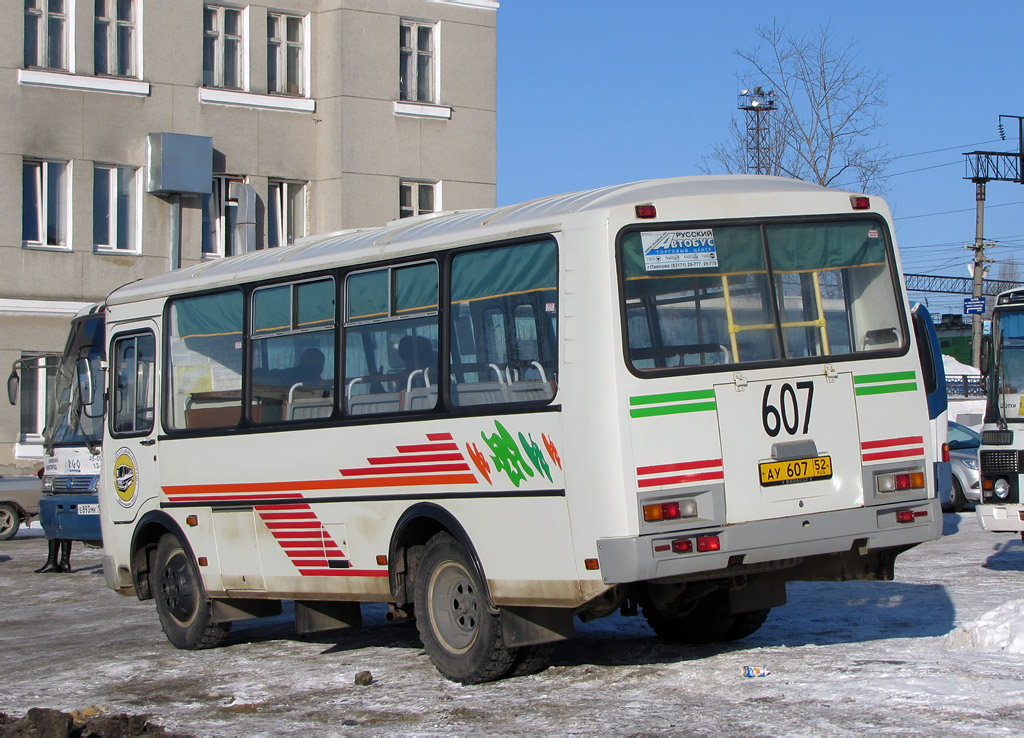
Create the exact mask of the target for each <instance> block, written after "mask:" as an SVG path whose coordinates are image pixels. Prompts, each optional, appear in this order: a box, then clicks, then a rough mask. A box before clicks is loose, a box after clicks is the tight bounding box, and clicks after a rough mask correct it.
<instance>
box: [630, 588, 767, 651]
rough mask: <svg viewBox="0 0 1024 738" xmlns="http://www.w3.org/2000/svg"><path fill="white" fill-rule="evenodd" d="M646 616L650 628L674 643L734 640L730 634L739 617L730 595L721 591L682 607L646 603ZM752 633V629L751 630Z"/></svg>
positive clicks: (663, 638) (644, 609) (660, 636)
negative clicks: (656, 605) (730, 602)
mask: <svg viewBox="0 0 1024 738" xmlns="http://www.w3.org/2000/svg"><path fill="white" fill-rule="evenodd" d="M643 611H644V617H645V618H646V619H647V624H648V625H650V626H651V630H653V631H654V632H655V633H657V635H658V637H659V638H661V639H662V640H666V641H671V642H673V643H692V644H699V643H718V642H721V641H727V640H732V639H731V638H729V635H730V633H731V631H732V628H733V626H734V625H735V623H736V616H735V615H733V614H732V612H731V611H730V610H729V601H728V595H727V593H726V592H725V590H718V591H716V592H712V593H711V594H708V595H704V596H703V597H701V598H700V599H698V600H695V601H693V602H689V603H687V604H686V605H684V606H683V607H681V608H676V607H673V606H671V605H669V606H668V607H665V608H659V607H654V606H653V605H651V604H650V603H648V604H645V605H644V608H643ZM751 632H753V631H751Z"/></svg>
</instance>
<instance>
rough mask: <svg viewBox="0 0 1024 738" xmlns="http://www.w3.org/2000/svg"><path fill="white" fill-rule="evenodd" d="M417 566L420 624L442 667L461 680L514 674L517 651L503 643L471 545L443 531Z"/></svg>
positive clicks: (432, 654) (477, 680)
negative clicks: (469, 550) (472, 555)
mask: <svg viewBox="0 0 1024 738" xmlns="http://www.w3.org/2000/svg"><path fill="white" fill-rule="evenodd" d="M416 568H417V574H418V576H417V577H416V581H415V583H414V586H415V596H414V602H415V607H416V627H417V629H418V630H419V634H420V640H422V641H423V647H424V648H425V649H426V651H427V654H429V655H430V659H431V661H433V662H434V666H436V667H437V670H438V671H439V672H441V674H442V675H443V676H444V677H445V678H446V679H450V680H451V681H453V682H459V683H461V684H479V683H480V682H488V681H493V680H495V679H500V678H501V677H503V676H505V675H506V674H508V672H509V670H510V669H511V668H512V666H513V660H514V657H515V653H514V651H511V650H509V649H507V648H505V647H504V646H503V645H502V639H501V619H500V617H499V616H498V615H496V614H494V613H492V612H491V611H490V610H489V609H488V607H487V595H486V592H485V589H484V583H483V578H482V577H481V575H480V573H479V572H478V571H477V568H476V566H475V564H474V563H473V560H472V558H471V557H470V555H469V553H468V552H467V551H466V549H465V547H464V546H462V545H461V544H460V543H459V542H458V541H456V540H455V539H454V538H452V537H451V536H450V535H449V534H448V533H445V532H442V533H437V534H435V535H434V537H433V538H431V539H430V540H429V541H427V543H426V546H424V548H423V555H422V557H421V558H420V560H419V562H418V566H417V567H416Z"/></svg>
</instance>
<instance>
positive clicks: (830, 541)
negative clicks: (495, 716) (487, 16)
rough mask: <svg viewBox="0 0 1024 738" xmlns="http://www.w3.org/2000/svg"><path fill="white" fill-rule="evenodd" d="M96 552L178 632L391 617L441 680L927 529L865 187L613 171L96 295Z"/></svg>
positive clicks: (510, 670) (669, 622)
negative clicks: (595, 623) (408, 621)
mask: <svg viewBox="0 0 1024 738" xmlns="http://www.w3.org/2000/svg"><path fill="white" fill-rule="evenodd" d="M107 338H108V341H109V344H108V356H109V361H110V371H109V384H108V406H107V422H106V429H105V434H104V447H103V459H104V463H103V474H102V481H101V505H100V509H101V511H102V520H103V540H104V547H105V556H104V574H105V577H106V581H107V583H108V584H109V586H110V587H112V588H113V589H115V590H117V591H119V592H122V593H125V594H128V593H134V594H135V595H136V596H137V597H139V598H140V599H148V598H153V599H155V601H156V610H157V614H158V616H159V619H160V622H161V625H162V626H163V629H164V631H165V633H166V634H167V637H168V638H169V639H170V641H171V642H172V643H174V644H175V645H176V646H178V647H181V648H204V647H209V646H214V645H217V644H218V643H220V642H221V641H222V639H223V638H224V636H225V634H226V632H227V629H228V626H229V625H230V623H231V621H233V620H237V619H240V618H245V617H253V616H261V615H268V614H273V613H277V612H280V602H281V601H282V600H293V601H294V602H295V621H296V628H297V630H298V631H300V632H310V631H316V630H325V629H331V628H338V627H344V626H346V625H353V624H357V623H359V622H361V620H360V617H361V615H360V603H362V602H384V603H390V605H391V614H392V616H393V617H398V618H415V620H416V623H417V627H418V629H419V633H420V636H421V638H422V640H423V643H424V646H425V648H426V651H427V653H428V654H429V655H430V657H431V659H432V660H433V662H434V664H435V665H436V666H437V668H438V670H439V671H440V672H441V673H442V674H443V675H444V676H446V677H447V678H449V679H452V680H455V681H458V682H463V683H473V682H481V681H487V680H492V679H498V678H502V677H505V676H514V675H520V674H526V673H530V672H533V671H537V670H539V669H541V668H543V667H544V665H545V663H546V660H547V657H548V655H549V654H550V650H551V646H550V644H551V643H552V642H554V641H557V640H559V639H562V638H567V637H570V636H571V635H572V633H573V623H574V618H575V617H577V616H578V617H580V618H582V619H591V618H595V617H600V616H603V615H608V614H611V613H613V612H617V611H623V612H627V613H636V612H638V611H639V610H642V612H643V614H644V616H645V617H646V619H647V621H648V622H649V623H650V624H651V626H652V627H653V629H654V630H655V632H656V633H657V634H658V635H659V636H661V637H663V638H666V639H669V640H672V641H678V642H687V643H706V642H711V641H729V640H735V639H738V638H743V637H745V636H748V635H750V634H751V633H753V632H754V631H756V630H757V629H758V628H759V627H760V626H761V624H762V623H763V622H764V621H765V618H766V617H767V616H768V614H769V611H770V610H771V609H772V608H774V607H778V606H780V605H783V604H784V603H785V601H786V583H787V582H790V581H794V580H821V579H823V580H847V579H891V578H892V577H893V568H894V562H895V559H896V556H897V555H898V554H899V553H901V552H903V551H905V550H907V549H908V548H910V547H912V546H914V545H915V544H918V543H921V542H923V541H926V540H930V539H934V538H936V537H938V536H939V535H940V532H941V527H942V523H941V515H940V513H939V503H938V500H937V499H936V496H935V480H934V470H933V463H934V461H935V459H934V451H933V446H932V444H931V443H930V442H929V441H926V439H929V438H930V431H929V417H928V407H927V400H926V396H925V389H924V383H923V381H922V376H921V371H922V369H921V364H920V360H919V355H918V350H917V346H916V339H915V336H914V331H913V329H912V327H911V319H910V314H909V310H908V306H907V302H906V295H905V294H904V291H903V287H902V279H901V278H900V274H899V267H898V262H897V256H896V252H895V246H894V243H893V237H892V225H891V220H890V215H889V212H888V208H887V207H886V205H885V203H884V202H882V201H881V200H880V199H878V198H874V197H872V198H869V197H867V196H863V195H853V196H851V195H850V194H849V193H845V192H839V191H832V190H826V189H823V188H820V187H818V186H815V185H810V184H807V183H803V182H798V181H793V180H786V179H777V178H768V177H693V178H680V179H669V180H656V181H648V182H638V183H633V184H626V185H620V186H613V187H606V188H602V189H597V190H592V191H589V192H579V193H573V194H568V195H560V196H555V197H549V198H546V199H541V200H536V201H533V202H530V203H526V204H523V205H514V206H509V207H503V208H496V209H490V210H481V211H470V212H459V213H448V214H435V215H430V216H421V217H418V218H413V219H408V220H401V221H397V222H395V223H392V224H389V225H388V226H386V227H383V228H377V229H365V230H359V231H353V232H343V233H339V234H332V235H326V236H322V237H312V238H309V239H305V240H304V241H302V242H300V243H299V244H296V245H295V246H294V247H291V248H288V249H285V250H280V249H275V250H272V251H261V252H256V253H252V254H246V255H244V256H240V257H237V258H231V259H224V260H221V261H216V262H209V263H205V264H202V265H199V266H196V267H192V268H187V269H182V270H179V271H176V272H172V273H169V274H166V275H162V276H159V277H154V278H152V279H147V280H142V281H139V282H134V283H132V284H129V285H126V286H124V287H122V288H120V289H118V290H115V291H114V292H113V293H111V295H110V296H109V297H108V299H107Z"/></svg>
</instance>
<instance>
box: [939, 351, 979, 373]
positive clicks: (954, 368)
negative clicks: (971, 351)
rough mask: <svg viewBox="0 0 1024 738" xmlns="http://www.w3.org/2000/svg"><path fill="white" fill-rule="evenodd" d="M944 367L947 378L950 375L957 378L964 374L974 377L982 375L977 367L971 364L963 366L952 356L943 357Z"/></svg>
mask: <svg viewBox="0 0 1024 738" xmlns="http://www.w3.org/2000/svg"><path fill="white" fill-rule="evenodd" d="M942 367H943V369H945V370H946V376H947V377H948V376H950V375H952V376H954V377H956V376H959V375H962V374H968V375H970V376H972V377H973V376H976V375H978V374H981V372H980V371H979V370H978V368H977V367H974V366H971V365H970V364H961V363H960V362H959V361H957V360H956V359H954V358H953V357H952V356H946V355H945V354H943V355H942Z"/></svg>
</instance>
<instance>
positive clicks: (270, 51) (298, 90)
mask: <svg viewBox="0 0 1024 738" xmlns="http://www.w3.org/2000/svg"><path fill="white" fill-rule="evenodd" d="M305 38H306V21H305V19H304V18H303V17H302V16H300V15H284V14H282V13H268V14H267V92H269V93H270V94H272V95H305V94H306V51H305V48H306V47H305Z"/></svg>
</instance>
